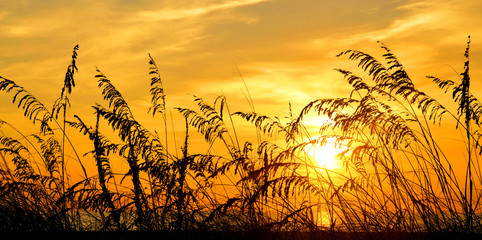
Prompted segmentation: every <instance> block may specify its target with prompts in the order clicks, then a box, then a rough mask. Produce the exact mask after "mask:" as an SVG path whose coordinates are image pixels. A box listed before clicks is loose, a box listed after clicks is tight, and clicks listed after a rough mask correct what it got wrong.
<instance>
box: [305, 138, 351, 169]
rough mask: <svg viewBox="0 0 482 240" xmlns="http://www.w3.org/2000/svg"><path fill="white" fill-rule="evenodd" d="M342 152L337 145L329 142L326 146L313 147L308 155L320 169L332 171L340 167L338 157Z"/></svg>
mask: <svg viewBox="0 0 482 240" xmlns="http://www.w3.org/2000/svg"><path fill="white" fill-rule="evenodd" d="M342 151H343V150H342V149H341V148H340V147H339V146H337V145H336V144H335V143H333V142H330V141H328V142H326V144H324V145H312V146H311V147H310V148H309V149H308V155H309V156H310V157H312V159H313V160H314V161H315V163H316V164H317V165H318V166H319V167H322V168H326V169H330V170H332V169H336V168H339V167H340V163H339V162H340V160H339V158H338V157H337V155H338V154H340V153H341V152H342Z"/></svg>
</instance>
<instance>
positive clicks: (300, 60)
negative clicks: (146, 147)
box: [0, 0, 482, 120]
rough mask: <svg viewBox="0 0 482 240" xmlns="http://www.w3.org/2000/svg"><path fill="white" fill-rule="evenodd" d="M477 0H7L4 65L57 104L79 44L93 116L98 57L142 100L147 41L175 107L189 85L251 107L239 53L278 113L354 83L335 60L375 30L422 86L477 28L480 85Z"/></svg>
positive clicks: (456, 57) (267, 108)
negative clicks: (345, 77) (345, 78)
mask: <svg viewBox="0 0 482 240" xmlns="http://www.w3.org/2000/svg"><path fill="white" fill-rule="evenodd" d="M480 10H482V1H477V0H468V1H442V0H433V1H430V0H428V1H402V0H393V1H390V0H364V1H361V0H360V1H356V0H351V1H347V0H340V1H331V0H330V1H328V0H303V1H300V0H246V1H241V0H239V1H235V0H231V1H230V0H227V1H201V0H197V1H187V0H176V1H166V0H164V1H154V0H143V1H130V0H110V1H93V0H79V1H63V0H55V1H54V0H35V1H34V0H31V1H28V0H17V1H6V0H0V76H3V77H6V78H9V79H12V80H14V81H16V82H17V83H18V84H20V85H22V86H24V87H25V88H26V89H28V90H29V91H30V92H32V93H33V94H34V95H36V96H37V97H38V98H39V99H41V100H42V101H44V103H45V104H46V105H51V104H52V103H53V101H54V100H55V99H56V98H57V97H58V96H59V95H60V89H61V86H62V84H63V78H64V74H65V71H66V68H67V66H68V65H69V64H70V57H71V52H72V48H73V47H74V46H75V45H76V44H79V45H80V50H79V51H78V53H79V58H78V65H77V66H78V68H79V73H78V74H77V75H76V76H75V79H76V82H77V87H76V88H75V89H74V91H73V94H72V97H71V99H72V107H73V108H72V111H73V112H74V113H75V114H79V115H81V116H82V115H84V116H88V115H90V114H91V113H92V110H91V108H90V106H91V105H93V104H94V103H95V102H99V103H102V101H101V98H100V97H99V95H100V90H99V89H98V88H97V83H96V80H95V78H94V75H95V74H96V73H95V67H96V66H97V67H98V68H99V69H101V70H102V71H103V72H104V73H105V74H106V75H107V76H108V77H109V78H110V79H111V80H112V81H113V82H114V84H116V86H117V87H118V88H119V90H120V91H122V93H123V94H124V96H125V98H126V99H127V100H128V101H129V103H130V104H131V105H132V107H133V108H136V109H138V111H139V112H146V111H147V108H148V106H149V102H148V101H149V99H150V96H149V86H148V84H149V79H150V78H149V76H148V67H149V66H148V53H151V55H152V56H153V57H154V59H155V60H156V62H157V65H158V66H159V69H160V71H161V75H162V77H163V81H164V87H165V90H166V93H167V101H168V104H169V106H170V107H174V106H180V107H182V106H187V105H189V104H192V99H193V98H192V96H191V95H193V94H195V95H198V96H201V97H204V96H210V95H211V94H216V95H218V94H222V93H224V94H225V95H227V97H228V100H229V101H230V104H231V106H232V110H233V111H237V110H241V111H248V110H249V107H248V104H247V103H246V100H245V97H244V95H243V92H242V89H244V85H243V82H242V80H241V77H240V75H239V73H238V70H237V69H236V64H237V65H238V67H239V70H240V72H241V74H242V75H243V77H244V78H245V80H246V84H247V86H248V88H249V90H250V93H251V96H252V98H253V101H254V104H255V107H256V108H257V110H258V111H260V112H261V113H263V114H266V115H281V116H282V115H283V114H285V113H286V112H287V110H288V102H289V101H291V102H292V103H293V105H294V107H295V109H299V108H301V107H302V106H303V105H304V104H306V103H308V102H309V101H310V100H314V99H316V98H321V97H332V96H342V94H344V93H345V92H346V87H347V85H346V84H345V82H343V81H342V77H341V76H340V75H339V74H336V73H335V72H334V71H333V69H334V68H349V69H351V70H353V67H354V66H353V65H350V64H348V60H346V59H337V58H335V55H336V54H337V53H339V52H341V51H343V50H347V49H358V50H363V51H366V52H369V53H372V54H374V55H376V56H380V54H381V53H382V52H381V51H380V49H379V45H378V44H377V41H382V42H384V43H385V44H387V45H388V46H389V47H390V48H391V49H392V50H393V52H394V53H396V55H397V56H398V57H399V58H400V60H401V61H402V63H404V65H405V67H406V68H407V70H408V72H409V73H410V74H411V75H412V77H413V79H414V81H415V83H416V84H419V85H420V86H426V84H427V80H426V79H425V78H424V77H425V76H426V75H438V76H442V77H448V78H452V79H455V78H457V74H456V73H454V72H452V70H451V67H453V68H455V69H456V70H457V71H459V72H461V71H462V67H463V61H464V58H463V51H464V48H465V45H466V41H467V36H468V35H471V36H472V50H471V54H472V55H471V56H472V58H471V59H472V66H473V67H472V69H473V72H472V80H473V82H474V83H473V86H475V87H477V86H482V84H480V82H481V81H482V73H481V71H480V70H478V69H480V67H479V66H482V62H481V60H482V58H481V57H482V52H481V49H482V48H481V45H482V28H481V27H480V26H482V14H480ZM474 91H475V92H476V90H475V89H474ZM479 92H480V91H479ZM479 96H480V95H479ZM10 99H11V95H6V94H5V93H1V94H0V100H1V101H2V104H0V118H2V119H5V120H8V119H10V120H12V119H16V118H18V117H19V116H21V112H20V111H19V110H15V112H14V113H12V110H14V109H15V106H14V105H12V104H8V102H6V101H7V100H8V101H9V100H10Z"/></svg>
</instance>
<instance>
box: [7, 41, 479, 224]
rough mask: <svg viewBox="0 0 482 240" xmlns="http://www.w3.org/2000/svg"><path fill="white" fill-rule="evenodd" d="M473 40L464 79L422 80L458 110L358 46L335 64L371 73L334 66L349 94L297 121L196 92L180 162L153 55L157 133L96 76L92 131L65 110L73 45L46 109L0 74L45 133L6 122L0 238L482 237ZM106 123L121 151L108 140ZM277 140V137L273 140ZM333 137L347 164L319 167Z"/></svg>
mask: <svg viewBox="0 0 482 240" xmlns="http://www.w3.org/2000/svg"><path fill="white" fill-rule="evenodd" d="M469 43H470V41H469ZM469 43H468V44H467V47H466V51H465V54H464V55H465V57H466V62H465V64H464V71H463V73H462V74H461V75H460V76H461V78H460V82H455V81H451V80H442V79H439V78H437V77H428V78H429V79H432V80H433V81H434V82H435V83H436V85H437V86H439V87H440V88H441V89H442V90H444V91H445V92H450V93H451V94H452V97H453V99H454V102H455V104H456V106H457V108H456V109H455V111H452V110H450V109H449V108H447V107H445V106H444V105H443V104H442V103H440V102H439V101H437V99H434V98H432V97H430V96H429V95H428V94H426V93H424V92H422V91H420V90H419V89H417V88H416V87H415V84H414V82H413V81H412V79H411V78H410V76H409V75H408V73H407V72H406V70H405V69H404V67H403V66H402V64H401V63H400V62H399V60H398V59H397V58H396V57H395V55H394V54H393V53H392V52H391V51H390V50H389V49H388V47H387V46H385V45H383V44H381V47H382V49H384V50H385V54H384V55H383V59H384V62H381V61H378V60H377V59H375V58H374V57H373V56H371V55H369V54H366V53H363V52H360V51H356V50H348V51H344V52H342V53H340V54H339V55H338V56H339V57H347V58H348V59H349V60H353V61H356V62H358V66H359V68H361V70H362V71H363V72H365V74H366V76H365V77H364V78H362V77H359V76H358V75H356V74H355V73H353V72H350V71H347V70H342V69H337V70H336V71H338V72H339V73H340V74H341V75H342V76H343V77H344V78H345V79H346V81H347V83H348V84H350V86H351V87H352V89H353V91H352V92H351V94H350V95H349V96H348V97H343V98H331V99H326V98H321V99H317V100H314V101H312V102H310V103H308V104H307V105H306V106H305V107H304V108H303V109H302V110H301V112H300V113H299V114H293V113H292V112H291V106H290V114H289V116H287V117H286V118H284V119H280V118H273V117H269V116H265V115H262V114H259V113H256V112H255V110H254V106H253V105H252V101H248V102H249V103H250V107H251V109H252V112H231V109H230V105H229V104H228V100H227V97H226V96H218V97H217V98H215V99H214V101H213V103H212V104H210V103H209V102H208V101H207V100H206V99H204V98H201V97H195V98H194V101H195V102H196V103H197V106H198V109H197V110H194V109H187V108H182V107H177V108H175V110H176V111H177V113H175V114H178V115H175V116H177V117H179V118H180V119H182V120H183V122H184V129H185V134H184V138H183V144H182V146H181V147H180V150H181V151H180V154H178V151H177V149H176V151H172V149H173V148H172V144H171V147H168V145H169V143H170V140H169V139H170V136H169V131H170V129H169V127H168V123H167V121H168V119H169V117H170V118H171V119H172V118H173V115H172V113H171V116H169V115H168V113H169V112H168V109H166V99H167V98H166V91H165V89H164V86H163V82H162V80H161V75H160V71H159V69H158V66H157V65H156V63H155V61H154V59H153V57H152V56H151V55H149V56H148V64H149V74H148V75H149V77H150V86H151V89H150V91H149V92H150V94H151V107H150V108H149V109H148V112H149V113H151V114H152V116H153V117H159V116H160V120H161V121H160V131H157V130H154V131H153V130H151V129H147V128H146V127H145V126H143V125H142V124H141V123H140V122H139V121H137V120H136V118H135V116H134V114H133V112H132V110H131V108H130V106H129V104H128V102H127V101H126V100H125V99H124V97H123V96H122V94H121V92H120V91H119V90H118V89H117V88H116V87H115V85H114V82H113V81H112V80H110V79H109V78H108V77H107V76H106V75H105V74H104V73H102V71H100V70H99V69H97V74H96V76H95V77H96V79H97V81H98V85H99V88H100V90H101V94H102V96H103V97H104V100H105V103H106V104H107V106H103V105H102V104H97V103H96V104H94V105H93V106H92V109H93V112H94V115H95V119H94V120H93V123H94V124H93V125H89V123H88V122H89V120H84V119H82V118H81V117H80V116H78V115H75V114H70V113H69V111H68V110H69V109H70V108H71V106H70V102H69V96H70V94H73V87H75V81H74V74H75V72H77V64H76V63H77V56H78V55H77V51H78V50H79V48H78V46H75V47H74V50H73V54H72V62H71V64H70V65H69V66H68V67H67V72H66V75H65V79H64V86H63V88H62V90H61V94H60V98H59V99H57V100H56V101H55V102H54V104H53V107H52V110H51V111H49V109H48V108H47V107H45V105H44V104H43V103H42V102H41V101H39V100H38V99H37V98H35V97H34V96H33V95H32V94H31V93H30V92H28V91H27V90H25V89H24V88H23V87H21V86H20V85H18V84H16V83H15V82H14V81H12V80H9V79H6V78H3V77H2V78H0V91H3V92H7V93H9V92H11V93H13V102H14V103H15V104H17V107H18V108H20V109H21V110H22V111H23V113H24V115H25V117H27V118H28V119H30V120H31V121H32V123H33V124H34V125H36V126H37V125H38V126H39V127H40V131H39V133H36V134H25V133H22V132H21V131H20V130H18V129H16V128H15V127H14V126H13V125H11V124H9V123H7V122H5V121H0V124H1V127H8V128H11V129H12V130H13V131H14V132H16V133H17V134H18V136H5V135H2V136H0V144H1V146H2V148H0V158H1V160H2V162H1V166H2V168H1V171H0V176H1V184H0V208H1V209H0V210H2V211H0V230H143V231H145V230H182V231H189V230H223V231H226V230H235V231H236V230H237V231H246V230H249V231H270V232H276V231H279V232H288V231H291V232H292V231H295V232H299V231H310V232H316V231H320V230H321V231H322V232H323V231H331V232H334V231H350V232H366V231H369V232H385V231H395V232H427V231H436V232H445V231H450V232H477V233H480V232H481V230H482V229H481V222H480V221H481V219H480V216H481V213H480V211H481V210H480V199H481V198H482V192H481V191H480V190H479V187H478V186H480V185H481V184H482V182H481V181H482V180H481V177H480V176H481V169H480V167H479V163H478V157H479V155H480V153H481V152H482V147H481V144H480V143H479V141H480V136H481V134H480V129H479V128H480V116H481V112H482V110H481V109H482V107H481V104H480V102H479V101H478V100H477V99H476V98H475V97H474V96H473V95H472V94H471V92H470V72H469V62H470V61H469V47H470V44H469ZM310 114H315V115H326V116H327V117H328V118H329V119H330V121H326V122H324V123H321V124H320V126H318V127H319V131H318V132H317V133H313V132H309V131H308V127H307V126H306V125H305V123H304V120H305V118H307V117H308V115H310ZM71 115H73V117H71ZM446 118H452V119H453V120H452V121H453V122H455V126H454V127H455V128H456V129H460V130H461V131H463V137H462V141H463V142H464V143H465V146H466V147H465V149H463V150H465V151H466V156H467V165H466V168H465V169H466V171H465V172H464V173H460V172H457V171H455V170H454V169H455V167H454V161H455V160H453V159H451V157H450V156H449V155H448V153H447V152H446V151H445V149H444V148H443V146H441V145H440V143H439V141H438V139H437V136H436V135H437V134H436V132H437V131H438V130H436V129H435V128H436V127H437V125H442V119H446ZM237 121H247V122H248V123H251V124H253V125H254V132H255V134H253V136H254V135H256V138H254V137H253V139H242V138H241V137H240V136H239V135H238V131H239V129H238V128H237V125H236V123H237ZM449 123H450V122H449ZM443 124H444V126H445V124H447V123H445V122H444V123H443ZM105 126H109V127H110V128H111V130H112V131H113V132H114V133H115V134H117V136H118V140H117V141H118V142H114V141H112V140H110V139H108V138H107V137H106V134H105V131H106V130H104V129H103V127H105ZM68 128H71V129H69V131H67V129H68ZM71 130H76V131H79V132H80V133H82V134H83V135H85V136H86V140H88V141H90V142H91V143H92V145H91V146H92V151H90V152H88V153H86V154H85V155H84V156H83V157H80V156H79V155H78V154H77V153H76V152H75V158H76V160H77V162H78V163H79V164H80V166H81V168H82V169H83V178H82V179H80V180H78V181H77V182H74V183H72V179H71V177H70V175H69V166H68V165H67V164H66V163H67V161H66V157H67V156H66V154H65V152H66V151H65V150H66V148H68V147H69V148H72V149H74V151H75V148H74V147H73V146H74V144H72V143H71V141H70V139H69V134H68V133H69V132H70V131H71ZM193 130H195V131H197V134H194V133H193ZM279 136H282V139H284V140H285V141H282V142H281V143H280V142H279V141H278V142H277V141H275V139H279ZM194 137H202V138H203V139H204V140H205V142H206V146H207V147H206V151H204V152H202V153H194V152H193V151H192V150H191V148H190V146H192V141H191V139H192V138H194ZM328 142H334V144H335V146H338V147H340V149H341V151H340V154H338V158H339V159H340V161H341V162H342V163H343V169H332V170H330V169H326V168H324V167H320V166H318V165H317V164H315V163H314V162H313V159H311V158H310V157H309V148H313V147H316V146H323V145H326V144H327V143H328ZM176 147H177V146H176ZM213 150H215V151H213ZM86 158H90V159H92V160H93V162H94V163H95V167H96V168H94V169H95V170H94V172H93V173H89V172H87V170H86V168H85V167H84V165H83V163H85V162H86V161H85V159H86ZM112 161H125V162H126V163H127V164H126V165H127V169H125V170H122V169H114V167H113V166H114V164H112V163H113V162H112Z"/></svg>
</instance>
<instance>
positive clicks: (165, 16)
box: [134, 0, 267, 22]
mask: <svg viewBox="0 0 482 240" xmlns="http://www.w3.org/2000/svg"><path fill="white" fill-rule="evenodd" d="M266 1H267V0H244V1H239V0H234V1H226V2H223V3H215V4H209V5H206V6H199V7H193V8H166V9H160V10H151V11H140V12H138V13H137V14H136V15H135V16H134V18H135V19H136V20H138V21H144V22H152V21H167V20H178V19H185V18H191V17H197V16H201V15H204V14H208V13H212V12H215V11H221V10H228V9H234V8H238V7H243V6H248V5H253V4H258V3H261V2H266Z"/></svg>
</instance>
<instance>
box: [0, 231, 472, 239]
mask: <svg viewBox="0 0 482 240" xmlns="http://www.w3.org/2000/svg"><path fill="white" fill-rule="evenodd" d="M0 239H2V240H3V239H5V240H6V239H14V240H19V239H45V240H54V239H63V240H76V239H82V240H90V239H94V240H96V239H99V240H101V239H102V240H110V239H113V240H134V239H141V240H154V239H174V240H177V239H179V240H180V239H188V240H189V239H192V240H197V239H228V240H243V239H247V240H258V239H260V240H261V239H266V240H284V239H286V240H311V239H316V240H317V239H320V240H325V239H326V240H344V239H347V240H379V239H394V240H405V239H407V240H408V239H410V240H411V239H414V240H423V239H434V240H439V239H456V240H465V239H474V240H479V239H480V240H482V234H466V233H400V232H383V233H367V232H361V233H346V232H309V233H306V232H276V233H273V232H222V231H183V232H178V231H159V232H16V233H11V232H10V233H0Z"/></svg>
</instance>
